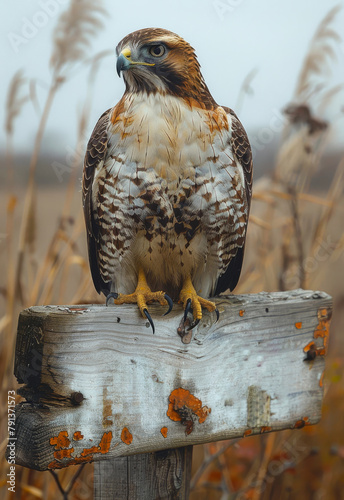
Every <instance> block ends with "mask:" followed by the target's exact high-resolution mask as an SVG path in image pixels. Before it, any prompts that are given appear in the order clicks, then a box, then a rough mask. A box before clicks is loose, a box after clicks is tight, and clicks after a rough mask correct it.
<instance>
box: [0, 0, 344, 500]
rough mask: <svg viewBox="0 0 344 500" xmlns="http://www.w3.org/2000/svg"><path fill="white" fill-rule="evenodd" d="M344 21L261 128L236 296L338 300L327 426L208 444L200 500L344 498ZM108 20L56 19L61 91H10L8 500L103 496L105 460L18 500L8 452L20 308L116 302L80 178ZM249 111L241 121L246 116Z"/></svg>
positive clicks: (197, 466) (5, 290)
mask: <svg viewBox="0 0 344 500" xmlns="http://www.w3.org/2000/svg"><path fill="white" fill-rule="evenodd" d="M339 14H340V11H339V8H334V9H332V10H331V11H330V12H329V13H328V14H327V15H326V17H325V18H324V19H323V21H322V22H321V24H320V25H319V26H314V36H313V38H312V39H310V40H309V50H308V52H307V53H305V54H304V62H303V65H302V67H301V68H300V73H299V75H298V78H297V80H296V81H295V91H294V94H293V92H292V89H291V90H290V94H289V95H288V96H286V102H285V106H284V107H283V108H282V109H280V110H277V111H274V113H273V114H272V118H271V120H270V123H269V124H268V126H265V127H264V128H261V129H257V130H254V131H251V133H249V135H250V140H251V141H252V145H253V150H254V160H255V182H254V190H253V205H252V211H251V219H250V225H249V233H248V241H247V245H246V248H247V252H246V258H245V265H244V269H243V272H242V275H241V279H240V282H239V286H238V287H237V289H236V293H255V292H259V291H262V290H265V291H275V290H288V289H293V288H299V287H302V288H305V289H314V290H324V291H326V292H327V293H329V294H331V295H332V296H333V299H334V316H333V320H332V326H331V337H330V346H329V352H328V357H327V370H326V375H325V381H324V391H325V400H324V407H323V419H322V421H321V423H320V424H319V425H317V426H314V427H305V428H303V429H300V430H295V431H284V432H280V433H272V434H268V435H264V436H254V437H248V438H244V439H241V440H235V441H231V442H219V443H215V444H210V445H204V446H196V447H194V459H193V473H192V493H191V499H192V500H193V499H194V500H196V498H197V499H199V500H203V499H204V500H206V499H210V500H212V499H214V500H215V499H216V500H217V499H219V500H225V499H235V500H237V499H240V500H241V499H256V500H258V499H264V500H265V499H286V500H287V499H288V500H292V499H306V500H307V499H310V500H311V499H312V500H313V499H314V500H320V499H321V500H332V499H333V500H335V499H336V500H337V499H341V498H344V428H343V419H344V380H343V368H344V337H343V334H342V332H343V329H344V313H343V311H344V288H343V282H344V265H343V264H344V255H343V250H344V231H343V229H344V223H343V221H344V200H343V188H344V154H343V150H341V148H340V146H338V144H337V146H334V145H333V141H332V138H333V135H335V134H338V133H339V134H340V133H341V129H340V119H341V118H342V115H343V111H344V107H343V97H344V94H343V91H344V86H343V85H341V84H338V85H334V86H333V85H330V84H329V83H328V78H327V77H328V75H329V74H330V73H331V71H332V70H334V68H337V69H338V65H339V64H341V63H342V61H343V58H342V59H341V57H340V55H341V53H340V51H341V50H343V45H342V40H341V38H340V33H338V32H337V30H336V29H334V23H335V21H336V19H337V17H338V15H339ZM105 22H106V13H105V11H104V10H103V8H102V7H101V4H100V2H99V3H97V5H95V3H92V2H91V1H88V0H71V1H70V4H69V5H66V6H65V8H64V10H62V14H61V15H60V16H59V17H57V18H56V28H55V31H54V39H53V44H52V55H51V75H52V77H51V84H50V86H48V87H46V88H45V91H44V94H43V97H42V93H41V91H40V88H39V86H38V84H37V81H35V79H34V75H31V77H33V78H31V77H30V78H29V77H27V76H26V75H25V74H24V73H23V72H21V71H18V72H17V73H16V74H15V75H14V76H13V79H12V81H11V85H10V87H9V89H8V94H7V103H6V121H5V134H6V144H7V147H6V152H5V153H4V154H3V156H2V157H1V167H2V168H1V173H0V179H1V185H0V205H1V213H2V217H1V220H0V254H1V264H0V308H1V309H0V311H1V315H0V329H1V337H0V342H1V349H0V367H1V381H2V384H1V387H2V390H1V408H2V409H1V428H0V438H1V439H0V448H1V454H0V457H1V472H0V498H3V499H10V498H11V499H12V498H15V499H28V500H33V499H37V498H42V499H47V500H51V499H58V498H63V496H62V492H61V491H60V490H59V485H58V482H59V483H60V484H62V485H63V489H64V490H65V491H66V490H67V489H68V485H70V492H69V494H68V498H69V499H75V500H86V499H92V486H93V485H92V482H93V478H92V474H93V472H92V470H93V468H92V465H87V466H86V467H85V468H84V469H83V470H81V469H78V468H77V467H70V468H69V469H66V470H62V471H60V472H59V473H58V480H57V478H56V476H55V477H53V476H52V475H51V474H49V473H48V472H44V473H40V472H36V471H30V470H27V469H24V468H21V467H19V466H17V467H16V482H17V488H16V489H17V492H16V494H15V495H13V494H12V493H9V492H8V491H7V484H6V480H7V478H6V474H7V473H8V464H7V462H6V461H5V459H4V451H5V448H6V445H7V391H8V390H9V389H16V388H17V384H16V381H15V379H14V376H13V351H14V345H15V332H16V322H17V318H18V314H19V312H20V310H22V309H23V308H26V307H29V306H32V305H36V304H73V303H75V304H80V303H89V302H99V301H102V298H100V297H99V296H98V295H97V294H96V292H95V291H94V289H93V285H92V283H91V277H90V271H89V268H88V262H87V255H86V245H85V234H84V233H85V232H84V222H83V215H82V210H81V193H80V178H81V172H82V160H83V152H84V148H85V141H86V140H87V131H88V130H89V127H90V126H92V125H93V123H91V124H90V123H89V118H90V109H91V106H92V102H94V100H96V99H97V96H95V95H94V81H95V78H96V77H97V72H98V69H99V66H100V65H101V64H103V62H104V60H106V64H110V65H112V67H113V66H114V53H112V54H111V58H109V53H108V51H103V52H101V53H96V54H94V52H93V50H92V41H93V39H94V38H95V37H96V35H97V33H98V32H99V31H100V30H102V27H103V25H104V23H105ZM180 34H181V35H183V33H180ZM114 39H115V40H114V43H117V42H118V41H119V40H117V38H116V36H114ZM190 41H191V42H192V40H190ZM196 49H197V47H196ZM201 62H202V61H201ZM80 65H83V67H84V68H87V75H88V76H87V78H86V79H85V82H84V84H85V89H86V97H85V101H84V102H83V104H82V105H79V107H78V109H77V110H76V109H70V110H67V111H66V113H67V115H66V116H67V118H68V113H76V112H77V114H78V120H77V122H78V127H77V133H76V141H75V144H74V146H73V147H71V148H70V149H69V150H67V153H66V151H64V152H63V155H60V156H59V155H55V154H54V155H49V151H47V150H46V149H44V148H43V150H42V142H43V141H44V133H45V131H46V125H47V121H48V119H49V116H50V113H51V109H52V108H53V106H54V104H55V102H56V100H57V99H58V96H59V92H60V91H61V88H62V87H66V86H67V85H68V84H69V80H70V79H72V78H73V71H75V68H77V67H78V66H80ZM250 67H251V66H250ZM250 67H248V70H249V69H250ZM342 74H343V73H342ZM111 77H112V78H115V75H114V71H113V74H112V76H111ZM254 77H255V71H254V70H253V71H252V72H251V73H250V74H248V76H247V78H246V79H245V80H244V81H243V84H242V87H241V89H240V93H239V96H238V106H239V108H240V107H242V106H244V105H245V104H246V102H248V103H249V101H250V99H254ZM85 89H84V90H85ZM290 96H292V98H291V99H290ZM113 104H114V103H109V106H110V105H113ZM228 104H229V105H232V106H233V107H235V103H233V104H231V103H228ZM26 106H33V107H34V108H35V109H36V111H37V114H38V116H39V123H38V125H37V127H36V128H35V130H34V131H32V130H31V129H30V132H31V133H33V137H34V140H33V142H32V148H31V152H30V156H28V155H25V154H23V153H21V154H17V153H16V148H15V144H16V141H18V137H17V135H16V134H17V132H16V125H17V123H18V121H20V117H21V114H22V111H23V108H24V107H26ZM104 109H105V108H104ZM236 111H238V113H239V116H240V109H236ZM28 126H30V124H28ZM55 146H56V145H55ZM55 149H56V147H55ZM42 151H43V152H42ZM19 400H20V398H19V397H18V401H19ZM76 473H77V474H79V476H78V477H77V478H73V476H74V475H75V474H76ZM65 498H67V496H66V497H65Z"/></svg>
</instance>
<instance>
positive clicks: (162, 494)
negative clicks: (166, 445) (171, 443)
mask: <svg viewBox="0 0 344 500" xmlns="http://www.w3.org/2000/svg"><path fill="white" fill-rule="evenodd" d="M191 464H192V446H185V447H182V448H176V449H174V450H162V451H158V452H155V453H143V454H140V455H132V456H130V457H118V458H112V459H109V460H103V461H100V462H96V463H95V466H94V500H109V499H111V498H116V500H127V499H128V498H130V500H146V499H147V500H155V499H169V500H186V499H187V498H189V485H190V476H191Z"/></svg>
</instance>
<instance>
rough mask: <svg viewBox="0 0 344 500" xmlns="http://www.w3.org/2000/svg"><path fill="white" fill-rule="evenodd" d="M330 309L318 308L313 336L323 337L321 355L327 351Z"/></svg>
mask: <svg viewBox="0 0 344 500" xmlns="http://www.w3.org/2000/svg"><path fill="white" fill-rule="evenodd" d="M331 317H332V311H330V310H329V309H319V310H318V320H319V323H318V326H317V327H316V329H315V332H314V338H315V339H317V338H319V337H322V338H323V339H324V347H323V349H322V351H323V355H325V354H326V352H327V344H328V336H329V333H330V323H331Z"/></svg>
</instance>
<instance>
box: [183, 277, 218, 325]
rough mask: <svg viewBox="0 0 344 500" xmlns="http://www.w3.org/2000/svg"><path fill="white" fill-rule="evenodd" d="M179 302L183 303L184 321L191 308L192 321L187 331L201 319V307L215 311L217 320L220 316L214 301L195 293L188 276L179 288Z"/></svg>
mask: <svg viewBox="0 0 344 500" xmlns="http://www.w3.org/2000/svg"><path fill="white" fill-rule="evenodd" d="M179 304H183V307H184V322H185V321H186V318H187V316H188V313H189V312H190V310H191V309H192V314H193V318H194V323H193V324H192V325H191V326H190V328H188V331H189V330H192V328H195V326H197V325H198V323H199V322H200V320H201V319H202V307H204V308H205V309H207V310H208V311H209V312H214V311H215V313H216V318H217V320H218V319H219V317H220V313H219V311H218V309H217V308H216V304H215V302H211V301H210V300H207V299H204V298H203V297H200V296H199V295H197V292H196V290H195V288H194V286H193V284H192V281H191V278H190V277H188V278H187V279H186V280H185V282H184V285H183V288H182V289H181V292H180V294H179Z"/></svg>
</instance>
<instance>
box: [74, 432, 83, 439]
mask: <svg viewBox="0 0 344 500" xmlns="http://www.w3.org/2000/svg"><path fill="white" fill-rule="evenodd" d="M82 439H84V436H83V435H82V434H81V432H80V431H76V432H74V434H73V441H81V440H82Z"/></svg>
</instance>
